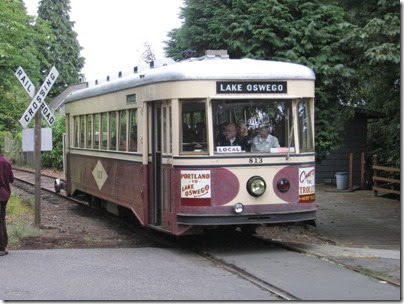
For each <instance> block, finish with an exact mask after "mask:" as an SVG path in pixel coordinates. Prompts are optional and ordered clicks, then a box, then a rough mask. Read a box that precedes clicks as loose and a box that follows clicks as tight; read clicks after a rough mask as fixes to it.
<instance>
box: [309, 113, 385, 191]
mask: <svg viewBox="0 0 404 304" xmlns="http://www.w3.org/2000/svg"><path fill="white" fill-rule="evenodd" d="M354 111H355V115H354V117H353V118H351V119H348V120H347V121H346V123H345V127H344V138H343V141H342V144H341V147H340V148H339V149H337V150H335V151H333V152H332V153H331V154H329V155H328V156H327V158H326V159H324V160H323V161H322V162H321V163H320V164H316V183H317V184H324V183H332V184H335V174H336V173H337V172H349V154H350V153H353V168H352V172H353V174H352V175H353V176H352V178H353V185H354V186H359V185H360V184H361V153H362V152H363V153H364V156H365V160H366V159H367V157H368V156H369V155H368V146H367V125H368V120H369V119H377V118H380V117H383V114H382V113H379V112H373V111H367V110H364V109H360V108H354Z"/></svg>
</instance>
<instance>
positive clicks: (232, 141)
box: [217, 123, 246, 150]
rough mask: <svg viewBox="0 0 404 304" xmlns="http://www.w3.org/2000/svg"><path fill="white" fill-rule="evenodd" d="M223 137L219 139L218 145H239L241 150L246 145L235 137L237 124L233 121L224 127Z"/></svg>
mask: <svg viewBox="0 0 404 304" xmlns="http://www.w3.org/2000/svg"><path fill="white" fill-rule="evenodd" d="M224 134H225V137H224V139H222V140H219V142H218V143H217V145H218V146H240V147H241V149H242V150H245V149H246V147H245V146H244V145H243V144H242V142H241V140H240V138H238V137H237V126H236V124H234V123H229V124H227V125H226V127H225V129H224Z"/></svg>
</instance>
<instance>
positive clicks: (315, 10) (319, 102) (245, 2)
mask: <svg viewBox="0 0 404 304" xmlns="http://www.w3.org/2000/svg"><path fill="white" fill-rule="evenodd" d="M367 3H368V2H367ZM370 3H371V4H369V3H368V4H366V5H364V4H363V2H362V1H356V2H355V1H353V2H351V1H346V2H345V1H343V0H340V1H331V0H330V1H320V0H311V1H306V0H285V1H277V0H257V1H253V0H226V1H221V0H186V1H185V4H184V7H183V9H182V13H181V18H182V19H183V25H182V26H181V27H180V28H178V29H174V30H172V31H171V32H170V34H169V37H170V39H169V41H167V47H166V49H165V50H166V53H167V55H169V56H172V57H174V58H176V59H179V58H181V56H182V53H183V51H185V50H193V51H194V52H195V54H196V55H197V56H198V55H199V56H200V55H203V54H204V51H205V50H207V49H227V50H228V52H229V55H230V57H231V58H240V57H250V58H260V59H272V60H282V61H292V62H296V63H302V64H305V65H307V66H309V67H311V68H312V69H313V70H314V71H315V73H316V77H317V80H316V154H317V160H321V159H323V158H324V157H325V156H326V155H327V154H328V153H329V152H330V151H332V150H334V149H336V148H338V146H339V144H340V140H341V134H342V130H343V123H344V120H345V119H346V118H347V117H349V115H348V114H349V113H350V112H351V111H349V108H347V107H343V105H351V106H355V105H357V104H361V105H366V106H369V107H372V108H374V109H377V110H380V108H381V107H380V105H379V107H377V106H376V107H373V106H370V104H375V102H371V100H370V99H372V98H375V96H374V95H378V97H377V99H378V100H380V101H381V100H386V99H388V100H390V101H391V103H392V104H394V105H397V102H398V103H399V99H398V98H397V97H398V96H389V93H387V94H386V92H387V91H388V92H395V91H397V90H398V92H399V81H397V80H398V79H399V73H398V74H396V73H395V72H396V71H397V69H398V71H399V66H400V64H399V62H400V58H399V56H398V57H397V56H396V54H397V52H398V53H399V39H397V38H399V31H400V27H399V4H398V2H397V3H394V4H392V3H391V1H390V2H389V1H385V0H379V1H377V0H373V1H370ZM364 7H366V9H365V10H364ZM359 17H361V18H359ZM359 21H360V22H359ZM385 27H389V29H388V30H387V29H386V28H385ZM382 31H384V32H383V33H381V32H382ZM379 34H381V35H379ZM375 35H376V36H377V37H375ZM390 48H391V50H390ZM388 50H389V51H388ZM386 63H389V64H388V65H387V66H386V65H385V64H386ZM382 66H383V70H385V69H387V70H390V71H394V74H395V75H394V76H393V75H389V76H388V75H385V74H384V75H380V76H376V77H373V76H374V75H375V74H374V73H375V71H376V69H377V68H378V67H380V68H382ZM371 75H373V76H371ZM397 75H398V78H397ZM385 77H388V78H390V77H391V78H392V79H391V80H392V81H386V78H385ZM380 82H382V83H383V84H384V85H383V86H380V84H381V83H380ZM378 89H379V90H378ZM383 92H385V93H384V94H383ZM382 96H383V97H382ZM392 108H393V109H395V110H397V108H396V106H393V107H392ZM390 114H394V115H395V117H397V118H398V124H395V125H394V126H392V125H391V124H389V127H392V129H394V130H396V133H397V135H398V134H399V128H397V129H395V128H396V127H397V126H399V112H398V111H397V112H396V113H393V111H392V112H390ZM379 124H380V123H378V125H379ZM370 130H371V132H370V133H372V129H370ZM394 130H390V131H391V132H394ZM381 134H383V131H382V133H381ZM392 135H393V134H392ZM392 138H394V141H395V146H393V147H394V150H395V152H394V153H395V155H396V156H395V159H396V160H397V155H398V154H397V153H399V141H397V139H399V138H396V137H395V136H393V137H392ZM378 144H379V145H380V142H379V143H378ZM397 145H398V146H397ZM379 147H381V146H379ZM397 151H398V152H397ZM371 152H372V151H371ZM398 162H399V158H398Z"/></svg>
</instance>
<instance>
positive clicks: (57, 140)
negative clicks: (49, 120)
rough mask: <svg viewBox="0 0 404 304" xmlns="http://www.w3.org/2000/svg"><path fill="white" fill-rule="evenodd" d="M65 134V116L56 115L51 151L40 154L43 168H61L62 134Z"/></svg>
mask: <svg viewBox="0 0 404 304" xmlns="http://www.w3.org/2000/svg"><path fill="white" fill-rule="evenodd" d="M65 132H66V121H65V116H64V115H58V116H56V120H55V124H54V125H53V128H52V151H46V152H42V154H41V161H42V165H43V166H44V167H48V168H57V169H62V168H63V134H64V133H65Z"/></svg>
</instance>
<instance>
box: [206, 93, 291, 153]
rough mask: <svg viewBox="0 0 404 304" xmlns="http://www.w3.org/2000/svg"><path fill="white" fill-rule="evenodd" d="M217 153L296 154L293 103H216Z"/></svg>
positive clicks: (215, 129)
mask: <svg viewBox="0 0 404 304" xmlns="http://www.w3.org/2000/svg"><path fill="white" fill-rule="evenodd" d="M212 111H213V123H214V125H213V128H214V141H215V142H214V150H215V153H287V152H288V151H289V152H295V147H294V138H293V115H292V101H291V100H256V99H252V100H249V99H245V100H213V101H212Z"/></svg>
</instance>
